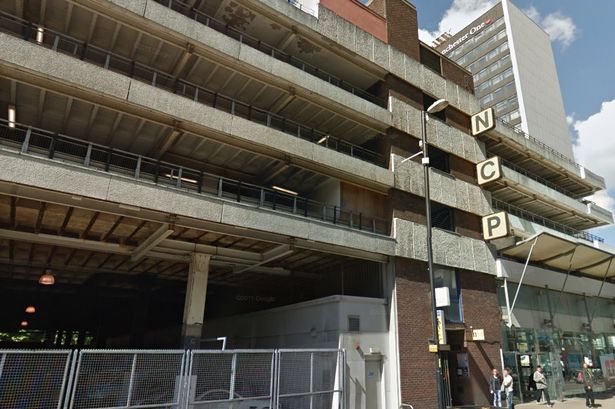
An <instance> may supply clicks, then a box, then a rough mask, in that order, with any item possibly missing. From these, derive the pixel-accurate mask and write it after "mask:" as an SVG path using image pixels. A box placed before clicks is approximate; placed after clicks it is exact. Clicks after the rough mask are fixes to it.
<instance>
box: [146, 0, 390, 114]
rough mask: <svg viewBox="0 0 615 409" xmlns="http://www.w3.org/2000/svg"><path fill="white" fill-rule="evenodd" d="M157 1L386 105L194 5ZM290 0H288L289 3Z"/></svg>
mask: <svg viewBox="0 0 615 409" xmlns="http://www.w3.org/2000/svg"><path fill="white" fill-rule="evenodd" d="M155 1H156V2H157V3H160V4H162V5H163V6H165V7H168V8H170V9H171V10H174V11H176V12H178V13H180V14H183V15H185V16H186V17H189V18H192V19H194V20H195V21H198V22H199V23H201V24H203V25H205V26H207V27H209V28H211V29H214V30H216V31H217V32H219V33H222V34H225V35H227V36H229V37H231V38H234V39H235V40H238V41H239V42H240V43H241V44H245V45H247V46H250V47H252V48H255V49H257V50H259V51H261V52H263V53H265V54H267V55H270V56H272V57H273V58H275V59H277V60H280V61H283V62H286V63H288V64H290V65H292V66H294V67H295V68H299V69H300V70H302V71H304V72H307V73H308V74H311V75H313V76H315V77H318V78H320V79H322V80H324V81H327V82H328V83H330V84H332V85H334V86H336V87H338V88H342V89H343V90H345V91H348V92H350V93H352V94H353V95H356V96H358V97H360V98H363V99H365V100H367V101H369V102H372V103H374V104H376V105H378V106H381V107H384V108H386V107H387V101H386V100H385V99H382V98H379V97H377V96H376V95H374V94H372V93H370V92H367V91H365V90H363V89H361V88H359V87H355V86H354V85H351V84H349V83H348V82H346V81H344V80H342V79H340V78H339V77H336V76H334V75H332V74H329V73H328V72H327V71H324V70H322V69H320V68H318V67H316V66H314V65H312V64H310V63H308V62H305V61H303V60H301V59H299V58H297V57H295V56H292V55H290V54H288V53H285V52H284V51H281V50H279V49H277V48H275V47H274V46H272V45H269V44H267V43H264V42H262V41H261V40H259V39H258V38H256V37H254V36H251V35H249V34H246V33H244V32H242V31H239V30H237V29H236V28H233V27H231V26H229V25H228V24H226V23H223V22H221V21H219V20H216V19H215V18H213V17H211V16H209V15H207V14H205V13H203V12H202V11H200V10H197V9H196V8H194V7H191V6H190V5H188V4H186V3H184V2H182V1H180V0H155ZM291 1H292V0H289V3H291Z"/></svg>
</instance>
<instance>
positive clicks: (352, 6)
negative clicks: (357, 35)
mask: <svg viewBox="0 0 615 409" xmlns="http://www.w3.org/2000/svg"><path fill="white" fill-rule="evenodd" d="M319 7H326V8H328V9H329V10H331V11H332V12H334V13H335V14H337V15H339V16H340V17H342V18H344V19H345V20H348V21H350V22H351V23H353V24H356V25H357V27H360V28H361V29H362V30H365V31H366V32H368V33H370V34H372V35H373V36H374V37H376V38H377V39H379V40H381V41H384V42H385V43H386V42H387V22H386V19H385V18H384V17H382V16H381V15H379V14H378V13H376V12H375V11H372V10H370V9H369V8H368V7H367V6H365V5H363V3H361V2H359V1H358V0H320V6H319Z"/></svg>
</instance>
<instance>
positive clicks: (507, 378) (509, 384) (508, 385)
mask: <svg viewBox="0 0 615 409" xmlns="http://www.w3.org/2000/svg"><path fill="white" fill-rule="evenodd" d="M511 373H512V371H511V370H510V368H508V367H507V368H504V379H503V380H502V391H504V393H506V404H507V406H508V409H513V408H514V404H513V377H512V375H511Z"/></svg>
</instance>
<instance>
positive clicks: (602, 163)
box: [301, 0, 615, 247]
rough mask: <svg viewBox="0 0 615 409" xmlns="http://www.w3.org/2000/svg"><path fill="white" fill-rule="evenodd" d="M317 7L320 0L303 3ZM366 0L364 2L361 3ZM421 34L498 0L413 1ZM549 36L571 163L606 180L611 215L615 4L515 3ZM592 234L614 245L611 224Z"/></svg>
mask: <svg viewBox="0 0 615 409" xmlns="http://www.w3.org/2000/svg"><path fill="white" fill-rule="evenodd" d="M301 1H303V2H305V3H307V4H309V6H310V7H314V8H315V4H316V3H317V1H318V0H301ZM361 1H364V0H361ZM411 2H412V3H413V4H414V5H415V6H416V7H417V10H418V21H419V35H420V37H421V39H422V40H423V41H426V42H428V43H429V42H431V40H432V39H433V38H434V37H436V36H437V35H439V34H440V33H442V32H444V31H449V32H451V33H452V34H455V33H456V32H457V31H459V30H460V29H461V28H463V27H465V26H466V25H467V24H468V23H470V22H471V21H472V20H474V19H475V18H477V17H478V16H480V15H481V14H482V13H484V12H485V11H487V10H488V9H489V8H491V7H492V6H493V5H494V4H495V3H497V0H411ZM514 3H515V4H516V5H517V6H518V7H519V8H521V9H522V10H524V11H526V13H527V14H528V15H529V16H530V17H531V18H532V19H534V20H535V21H536V22H537V23H538V24H539V25H541V26H542V27H543V29H544V30H545V31H546V32H547V33H549V35H550V36H551V41H552V46H553V52H554V55H555V62H556V65H557V70H558V76H559V81H560V86H561V90H562V97H563V99H564V106H565V109H566V114H567V118H568V122H569V128H570V133H571V138H572V140H573V142H574V152H575V159H576V161H577V162H578V163H580V164H581V165H583V166H585V167H586V168H587V169H589V170H591V171H592V172H594V173H597V174H599V175H601V176H603V177H604V178H605V180H606V184H607V188H608V190H607V191H603V192H599V193H598V194H596V195H594V196H593V197H592V200H593V201H595V202H596V203H597V204H599V205H601V206H602V207H605V208H608V209H609V210H611V211H612V212H615V30H613V24H614V21H615V1H614V0H590V1H578V0H514ZM592 233H594V234H596V235H598V236H601V237H603V238H605V241H606V242H607V243H608V244H609V245H611V246H613V247H615V226H614V227H601V228H597V229H594V230H592Z"/></svg>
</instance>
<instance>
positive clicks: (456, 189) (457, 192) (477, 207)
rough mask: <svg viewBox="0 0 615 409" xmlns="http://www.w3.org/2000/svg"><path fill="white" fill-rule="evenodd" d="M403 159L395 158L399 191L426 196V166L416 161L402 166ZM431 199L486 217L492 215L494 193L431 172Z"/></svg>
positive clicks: (440, 173) (393, 157)
mask: <svg viewBox="0 0 615 409" xmlns="http://www.w3.org/2000/svg"><path fill="white" fill-rule="evenodd" d="M402 160H403V158H402V157H401V156H397V155H392V161H393V164H392V167H393V169H394V172H395V188H396V189H400V190H403V191H405V192H410V193H412V194H415V195H417V196H424V192H425V187H424V178H423V165H421V164H419V163H416V162H414V161H411V160H410V161H406V162H404V163H401V161H402ZM429 179H430V181H429V182H430V184H429V190H430V194H431V200H433V201H435V202H438V203H442V204H444V205H447V206H450V207H453V208H456V209H460V210H463V211H466V212H468V213H473V214H477V215H479V216H484V215H487V214H490V213H491V212H492V208H491V194H490V193H489V192H488V191H486V190H483V189H481V188H480V187H478V186H476V185H473V184H471V183H468V182H465V181H463V180H461V179H457V178H455V177H454V176H452V175H449V174H446V173H444V172H440V171H438V170H437V169H436V170H434V169H430V178H429Z"/></svg>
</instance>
